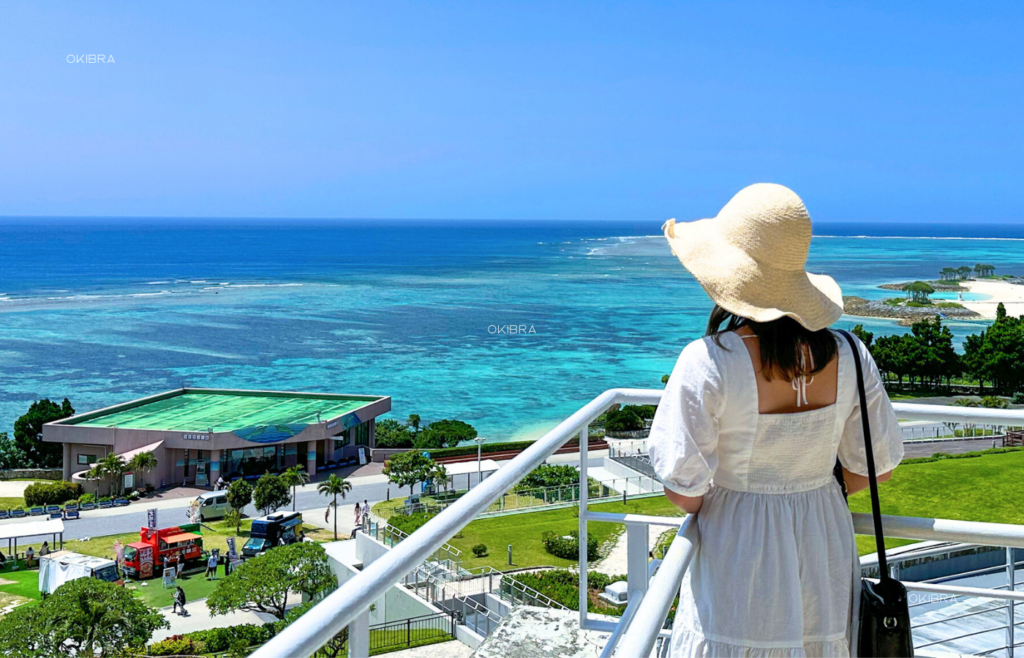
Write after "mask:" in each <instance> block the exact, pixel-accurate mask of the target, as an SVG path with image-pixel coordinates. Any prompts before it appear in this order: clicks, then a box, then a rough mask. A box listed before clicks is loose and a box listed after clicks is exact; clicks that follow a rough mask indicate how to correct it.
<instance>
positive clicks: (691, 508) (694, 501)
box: [665, 473, 888, 514]
mask: <svg viewBox="0 0 1024 658" xmlns="http://www.w3.org/2000/svg"><path fill="white" fill-rule="evenodd" d="M886 475H888V473H887V474H886ZM865 486H867V485H865ZM665 497H666V498H668V499H669V502H671V503H672V504H673V505H675V506H676V507H678V508H679V509H681V510H683V511H684V512H686V513H687V514H696V513H697V512H699V511H700V506H701V505H703V504H704V496H683V495H681V494H677V493H676V492H674V491H672V490H671V489H665Z"/></svg>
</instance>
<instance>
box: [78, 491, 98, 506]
mask: <svg viewBox="0 0 1024 658" xmlns="http://www.w3.org/2000/svg"><path fill="white" fill-rule="evenodd" d="M95 502H96V494H91V493H87V494H82V495H81V496H80V497H79V498H78V504H79V505H84V504H85V503H95Z"/></svg>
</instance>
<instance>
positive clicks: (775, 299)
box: [662, 183, 843, 331]
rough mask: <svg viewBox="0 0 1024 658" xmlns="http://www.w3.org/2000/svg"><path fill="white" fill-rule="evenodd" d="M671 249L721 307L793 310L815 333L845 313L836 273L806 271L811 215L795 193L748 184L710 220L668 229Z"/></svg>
mask: <svg viewBox="0 0 1024 658" xmlns="http://www.w3.org/2000/svg"><path fill="white" fill-rule="evenodd" d="M662 230H663V231H664V232H665V237H666V238H667V239H668V243H669V245H670V246H671V247H672V253H674V254H675V255H676V257H678V258H679V260H680V262H682V264H683V266H684V267H685V268H686V269H688V270H689V271H690V273H691V274H693V276H694V277H695V278H696V279H697V281H698V282H700V285H701V286H702V287H703V288H704V291H705V292H707V294H708V296H709V297H711V299H712V300H714V302H715V303H716V304H718V305H719V306H721V307H722V308H724V309H725V310H727V311H730V312H732V313H735V314H736V315H739V316H741V317H744V318H749V319H750V320H754V321H755V322H768V321H770V320H775V319H778V318H781V317H782V316H784V315H788V316H789V317H791V318H793V319H794V320H796V321H797V322H799V323H800V324H802V325H803V326H805V327H807V328H808V329H810V330H811V331H817V330H819V329H824V328H825V327H827V326H829V325H830V324H832V323H833V322H835V321H836V320H838V319H839V316H840V315H842V314H843V293H842V291H841V290H840V289H839V285H838V284H837V283H836V282H835V281H834V280H833V279H832V277H830V276H825V275H823V274H808V273H807V271H806V270H805V269H804V268H805V266H806V264H807V252H808V250H809V249H810V246H811V217H810V215H808V214H807V208H805V207H804V202H803V201H801V200H800V197H798V196H797V195H796V193H795V192H793V190H791V189H789V188H788V187H785V186H782V185H775V184H772V183H758V184H757V185H751V186H750V187H745V188H743V189H742V190H740V191H739V193H737V194H736V196H734V197H733V198H732V199H731V200H730V201H729V203H727V204H725V207H724V208H722V210H721V211H720V212H719V213H718V216H716V217H712V218H711V219H701V220H698V221H695V222H685V223H676V220H674V219H670V220H668V221H667V222H665V225H664V226H662Z"/></svg>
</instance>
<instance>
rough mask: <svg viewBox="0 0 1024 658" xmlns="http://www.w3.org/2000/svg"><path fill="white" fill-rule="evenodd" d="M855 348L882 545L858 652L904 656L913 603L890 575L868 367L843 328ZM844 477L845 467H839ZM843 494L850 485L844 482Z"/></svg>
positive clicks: (864, 602)
mask: <svg viewBox="0 0 1024 658" xmlns="http://www.w3.org/2000/svg"><path fill="white" fill-rule="evenodd" d="M840 333H841V334H843V337H844V338H846V341H847V342H848V343H849V344H850V348H851V349H852V350H853V362H854V364H855V365H856V366H857V393H858V395H859V396H860V420H861V425H862V427H863V428H864V455H865V457H866V461H867V463H868V483H869V485H870V488H871V517H872V519H873V520H874V524H875V543H876V545H877V547H878V575H879V580H878V582H877V583H876V582H874V581H872V580H867V579H861V587H860V627H859V628H857V631H856V632H857V655H859V656H878V657H890V656H891V657H893V658H902V657H904V656H913V655H914V642H913V638H912V636H911V633H910V604H909V601H908V600H907V589H906V588H905V587H904V586H903V584H902V583H901V582H900V581H898V580H896V579H894V578H892V577H891V576H890V575H889V565H888V564H887V562H886V559H885V537H884V535H883V534H882V512H881V507H880V505H879V502H878V479H877V477H876V475H875V455H874V452H873V450H872V445H871V423H870V422H869V421H868V416H867V413H866V410H867V406H868V405H867V394H866V393H865V392H864V368H863V366H862V365H861V361H860V350H858V349H857V342H856V341H855V340H854V338H853V336H852V335H851V334H850V332H848V331H840ZM837 469H838V470H839V477H840V479H841V478H842V470H841V469H839V467H838V464H837ZM843 493H844V495H845V493H846V486H845V483H843Z"/></svg>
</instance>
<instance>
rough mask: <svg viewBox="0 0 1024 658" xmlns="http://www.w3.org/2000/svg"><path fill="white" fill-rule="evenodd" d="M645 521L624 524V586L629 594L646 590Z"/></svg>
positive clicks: (648, 549)
mask: <svg viewBox="0 0 1024 658" xmlns="http://www.w3.org/2000/svg"><path fill="white" fill-rule="evenodd" d="M647 535H648V533H647V524H646V523H627V524H626V566H627V571H626V587H627V588H628V590H629V596H630V597H632V596H633V595H634V593H635V592H643V593H646V592H647V583H648V578H647V557H648V555H649V553H650V547H649V546H648V536H647Z"/></svg>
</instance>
